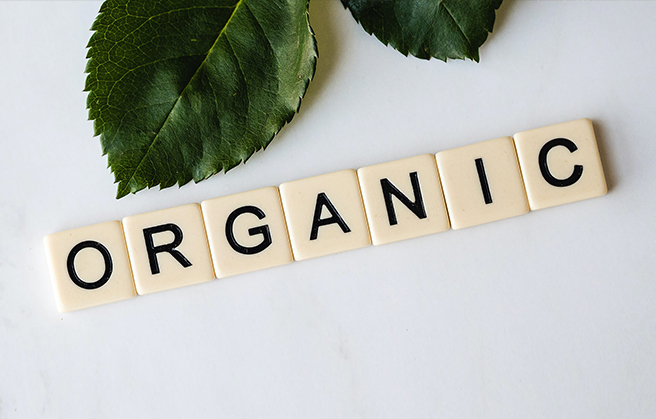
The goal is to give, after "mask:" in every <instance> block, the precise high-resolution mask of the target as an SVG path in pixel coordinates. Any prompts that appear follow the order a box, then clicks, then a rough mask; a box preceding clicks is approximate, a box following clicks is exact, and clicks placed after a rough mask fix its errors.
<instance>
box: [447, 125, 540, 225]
mask: <svg viewBox="0 0 656 419" xmlns="http://www.w3.org/2000/svg"><path fill="white" fill-rule="evenodd" d="M437 167H438V169H439V172H440V176H441V178H442V187H443V189H444V197H445V198H446V206H447V208H448V210H449V218H450V219H451V226H452V227H453V229H454V230H457V229H460V228H465V227H471V226H474V225H478V224H483V223H489V222H492V221H496V220H501V219H504V218H509V217H514V216H516V215H521V214H526V213H527V212H528V210H529V207H528V202H527V200H526V192H525V190H524V185H523V183H522V176H521V173H520V170H519V165H518V163H517V155H516V154H515V147H514V145H513V140H512V138H510V137H502V138H497V139H494V140H489V141H484V142H481V143H477V144H472V145H468V146H465V147H459V148H455V149H453V150H446V151H442V152H440V153H437Z"/></svg>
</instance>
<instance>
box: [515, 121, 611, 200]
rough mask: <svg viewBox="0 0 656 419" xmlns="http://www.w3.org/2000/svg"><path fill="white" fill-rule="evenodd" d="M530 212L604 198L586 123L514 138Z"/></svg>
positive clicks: (598, 162) (600, 172) (596, 154)
mask: <svg viewBox="0 0 656 419" xmlns="http://www.w3.org/2000/svg"><path fill="white" fill-rule="evenodd" d="M514 137H515V145H516V146H517V155H518V157H519V164H520V165H521V167H522V175H523V176H524V183H525V184H526V193H527V195H528V202H529V204H530V205H531V209H532V210H537V209H542V208H549V207H553V206H556V205H562V204H567V203H569V202H575V201H581V200H583V199H588V198H595V197H597V196H602V195H605V194H606V191H607V189H606V178H605V177H604V170H603V168H602V166H601V159H600V158H599V150H598V149H597V141H596V139H595V134H594V130H593V128H592V122H591V121H590V120H589V119H578V120H576V121H570V122H563V123H561V124H556V125H550V126H548V127H543V128H536V129H532V130H529V131H524V132H520V133H518V134H515V136H514Z"/></svg>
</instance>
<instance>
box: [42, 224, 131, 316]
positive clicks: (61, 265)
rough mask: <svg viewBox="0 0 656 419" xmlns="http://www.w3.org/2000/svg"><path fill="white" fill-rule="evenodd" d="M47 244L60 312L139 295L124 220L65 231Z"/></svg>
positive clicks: (52, 235) (50, 239)
mask: <svg viewBox="0 0 656 419" xmlns="http://www.w3.org/2000/svg"><path fill="white" fill-rule="evenodd" d="M43 241H44V244H45V247H46V254H47V256H48V265H49V267H50V274H51V276H52V282H53V285H54V288H55V297H56V300H57V309H59V311H60V312H62V313H65V312H68V311H73V310H80V309H83V308H87V307H93V306H97V305H101V304H107V303H112V302H116V301H121V300H126V299H128V298H132V297H134V296H136V295H137V293H136V292H135V289H134V282H133V280H132V271H131V270H130V262H129V261H128V252H127V249H126V247H125V239H124V238H123V229H122V228H121V222H120V221H109V222H106V223H102V224H96V225H92V226H88V227H82V228H78V229H75V230H68V231H62V232H60V233H55V234H51V235H49V236H46V237H45V238H44V239H43Z"/></svg>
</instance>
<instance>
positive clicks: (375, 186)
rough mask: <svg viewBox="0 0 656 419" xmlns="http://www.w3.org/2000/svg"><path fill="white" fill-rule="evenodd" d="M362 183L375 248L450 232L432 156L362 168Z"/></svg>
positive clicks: (359, 171) (426, 155)
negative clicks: (441, 232) (380, 245)
mask: <svg viewBox="0 0 656 419" xmlns="http://www.w3.org/2000/svg"><path fill="white" fill-rule="evenodd" d="M358 180H359V181H360V189H361V190H362V200H363V201H364V207H365V212H366V214H367V221H368V222H369V230H370V232H371V241H372V242H373V244H374V245H379V244H385V243H391V242H395V241H399V240H405V239H410V238H413V237H419V236H424V235H427V234H433V233H439V232H440V231H445V230H448V229H449V217H448V215H447V213H446V206H445V204H444V197H443V195H442V187H441V186H440V179H439V176H438V173H437V166H436V165H435V156H433V155H432V154H424V155H421V156H416V157H410V158H407V159H402V160H397V161H393V162H388V163H382V164H377V165H374V166H367V167H362V168H360V169H358Z"/></svg>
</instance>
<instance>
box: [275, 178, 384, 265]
mask: <svg viewBox="0 0 656 419" xmlns="http://www.w3.org/2000/svg"><path fill="white" fill-rule="evenodd" d="M280 195H281V198H282V205H283V208H284V210H285V219H286V220H287V227H288V228H289V239H290V241H291V245H292V250H293V253H294V259H295V260H305V259H310V258H315V257H319V256H324V255H330V254H333V253H338V252H344V251H347V250H353V249H358V248H360V247H365V246H368V245H370V244H371V239H370V238H369V229H368V228H367V220H366V219H365V215H364V207H363V206H362V197H361V196H360V187H359V185H358V177H357V174H356V173H355V170H352V169H349V170H342V171H339V172H334V173H328V174H325V175H320V176H315V177H311V178H307V179H301V180H296V181H293V182H287V183H283V184H282V185H280Z"/></svg>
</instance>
